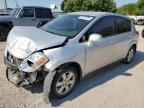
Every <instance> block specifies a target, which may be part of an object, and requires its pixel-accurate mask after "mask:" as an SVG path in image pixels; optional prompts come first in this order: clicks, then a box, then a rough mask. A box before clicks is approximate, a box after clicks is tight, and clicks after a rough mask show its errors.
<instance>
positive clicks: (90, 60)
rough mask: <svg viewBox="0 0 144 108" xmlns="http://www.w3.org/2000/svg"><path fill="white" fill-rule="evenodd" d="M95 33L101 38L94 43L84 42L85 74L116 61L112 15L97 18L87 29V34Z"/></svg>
mask: <svg viewBox="0 0 144 108" xmlns="http://www.w3.org/2000/svg"><path fill="white" fill-rule="evenodd" d="M91 33H97V34H100V35H102V37H103V38H102V39H101V40H100V41H98V42H96V43H94V44H92V45H91V44H90V43H89V41H88V42H85V48H86V64H85V72H86V73H85V74H88V73H89V72H92V71H94V70H96V69H99V68H101V67H103V66H106V65H108V64H110V63H112V62H114V61H116V58H117V55H116V53H115V51H116V47H115V46H116V42H115V37H114V17H113V16H106V17H103V18H101V19H100V20H98V21H97V22H96V23H95V24H94V25H93V26H92V27H91V28H90V29H89V30H88V34H91Z"/></svg>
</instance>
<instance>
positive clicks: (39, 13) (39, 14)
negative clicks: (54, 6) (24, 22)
mask: <svg viewBox="0 0 144 108" xmlns="http://www.w3.org/2000/svg"><path fill="white" fill-rule="evenodd" d="M35 12H36V18H52V12H51V9H42V8H36V9H35Z"/></svg>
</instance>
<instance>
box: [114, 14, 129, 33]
mask: <svg viewBox="0 0 144 108" xmlns="http://www.w3.org/2000/svg"><path fill="white" fill-rule="evenodd" d="M115 24H116V25H115V26H116V34H120V33H125V32H129V31H131V21H130V20H128V19H126V18H122V17H116V20H115Z"/></svg>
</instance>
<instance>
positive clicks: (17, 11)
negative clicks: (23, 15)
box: [10, 8, 20, 16]
mask: <svg viewBox="0 0 144 108" xmlns="http://www.w3.org/2000/svg"><path fill="white" fill-rule="evenodd" d="M19 11H20V8H15V9H13V10H12V12H11V13H10V16H17V14H18V13H19Z"/></svg>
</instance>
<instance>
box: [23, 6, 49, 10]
mask: <svg viewBox="0 0 144 108" xmlns="http://www.w3.org/2000/svg"><path fill="white" fill-rule="evenodd" d="M22 7H24V8H44V9H50V8H48V7H42V6H22Z"/></svg>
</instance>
